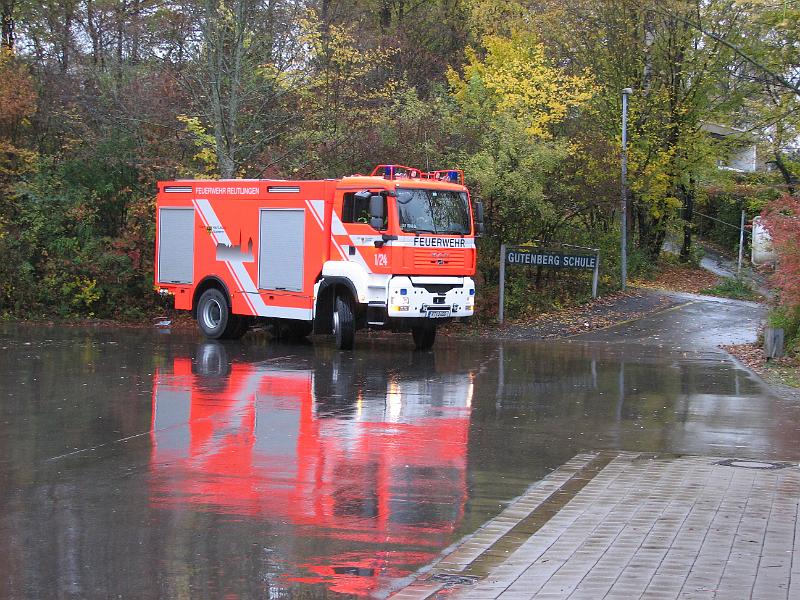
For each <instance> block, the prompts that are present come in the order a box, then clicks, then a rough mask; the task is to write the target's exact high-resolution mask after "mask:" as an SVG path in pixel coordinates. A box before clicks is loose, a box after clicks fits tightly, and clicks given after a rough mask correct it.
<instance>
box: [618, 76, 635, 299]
mask: <svg viewBox="0 0 800 600" xmlns="http://www.w3.org/2000/svg"><path fill="white" fill-rule="evenodd" d="M632 93H633V90H632V89H631V88H625V89H624V90H622V179H621V182H620V195H621V205H622V214H621V215H620V229H621V234H622V235H621V236H620V246H621V248H620V256H621V263H622V290H623V291H625V290H626V289H627V287H628V194H627V190H628V181H627V180H628V96H630V95H631V94H632Z"/></svg>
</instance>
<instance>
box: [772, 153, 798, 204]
mask: <svg viewBox="0 0 800 600" xmlns="http://www.w3.org/2000/svg"><path fill="white" fill-rule="evenodd" d="M775 166H776V167H778V170H779V171H780V172H781V175H782V176H783V180H784V181H785V182H786V187H787V189H788V190H789V195H790V196H794V177H793V176H792V172H791V171H790V170H789V167H787V166H786V163H785V162H784V161H783V153H782V152H781V151H780V150H775Z"/></svg>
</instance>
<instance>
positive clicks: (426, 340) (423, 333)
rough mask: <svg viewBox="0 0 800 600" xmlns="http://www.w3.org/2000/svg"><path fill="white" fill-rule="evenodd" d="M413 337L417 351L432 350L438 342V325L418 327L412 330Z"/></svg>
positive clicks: (430, 324)
mask: <svg viewBox="0 0 800 600" xmlns="http://www.w3.org/2000/svg"><path fill="white" fill-rule="evenodd" d="M411 335H412V337H413V338H414V347H415V348H416V349H417V350H430V349H431V348H432V347H433V342H435V341H436V325H434V324H433V323H424V324H422V325H417V326H416V327H413V328H412V329H411Z"/></svg>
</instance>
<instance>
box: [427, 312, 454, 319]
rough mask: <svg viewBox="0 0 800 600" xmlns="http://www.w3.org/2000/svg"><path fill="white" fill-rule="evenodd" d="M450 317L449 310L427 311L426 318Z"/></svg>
mask: <svg viewBox="0 0 800 600" xmlns="http://www.w3.org/2000/svg"><path fill="white" fill-rule="evenodd" d="M449 316H450V311H449V310H429V311H428V318H429V319H443V318H446V317H449Z"/></svg>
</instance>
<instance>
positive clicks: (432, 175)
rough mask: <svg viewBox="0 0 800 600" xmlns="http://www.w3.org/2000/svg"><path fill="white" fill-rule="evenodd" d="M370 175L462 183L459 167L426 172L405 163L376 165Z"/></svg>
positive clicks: (391, 178) (462, 176)
mask: <svg viewBox="0 0 800 600" xmlns="http://www.w3.org/2000/svg"><path fill="white" fill-rule="evenodd" d="M371 175H372V176H373V177H383V178H384V179H389V180H394V179H432V180H434V181H444V182H447V183H457V184H460V185H464V171H462V170H461V169H442V170H439V171H430V172H428V173H426V172H425V171H422V170H420V169H415V168H413V167H407V166H405V165H378V166H377V167H375V168H374V169H373V170H372V173H371Z"/></svg>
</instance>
